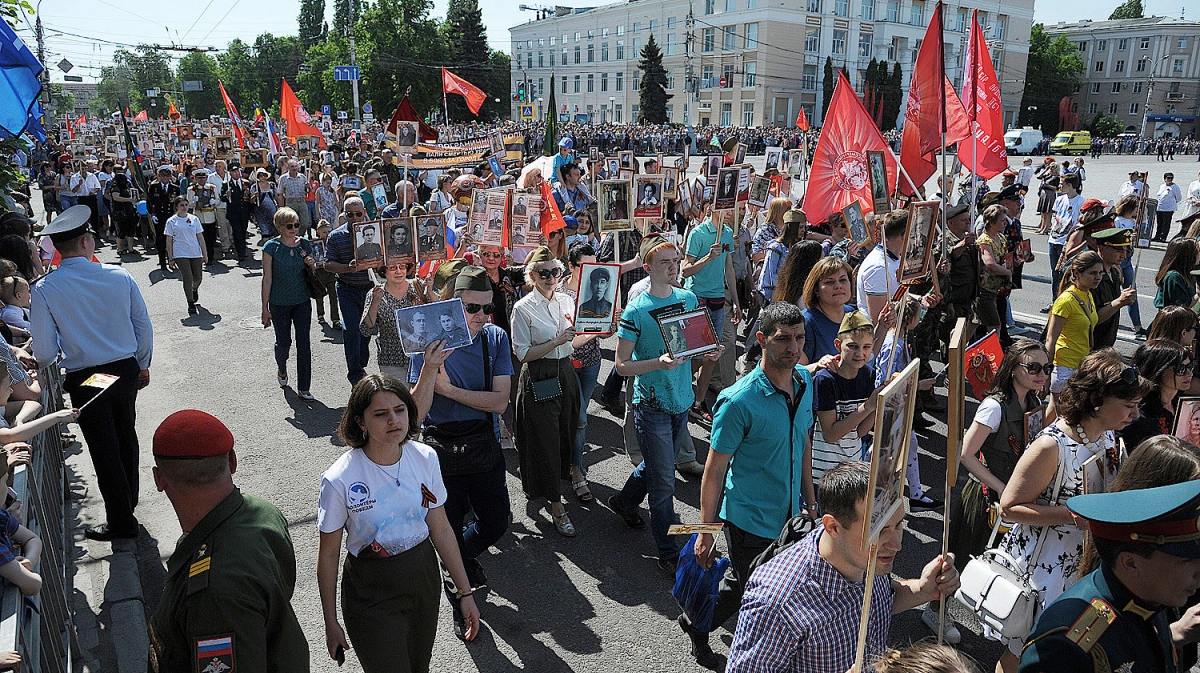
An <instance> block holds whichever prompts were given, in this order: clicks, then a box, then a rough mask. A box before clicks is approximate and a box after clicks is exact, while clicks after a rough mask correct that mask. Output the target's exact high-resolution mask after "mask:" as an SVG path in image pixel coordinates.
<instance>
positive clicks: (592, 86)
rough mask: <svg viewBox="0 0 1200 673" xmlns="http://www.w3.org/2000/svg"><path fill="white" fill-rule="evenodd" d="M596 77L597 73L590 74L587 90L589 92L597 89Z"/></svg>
mask: <svg viewBox="0 0 1200 673" xmlns="http://www.w3.org/2000/svg"><path fill="white" fill-rule="evenodd" d="M595 77H596V76H595V75H588V80H587V82H588V88H587V92H588V93H593V92H595V90H596V85H595V82H594V80H595Z"/></svg>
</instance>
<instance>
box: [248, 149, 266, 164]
mask: <svg viewBox="0 0 1200 673" xmlns="http://www.w3.org/2000/svg"><path fill="white" fill-rule="evenodd" d="M242 165H243V166H245V167H247V168H260V167H262V166H266V165H267V151H266V150H262V149H248V150H246V151H245V161H243V162H242Z"/></svg>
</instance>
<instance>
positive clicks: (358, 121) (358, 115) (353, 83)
mask: <svg viewBox="0 0 1200 673" xmlns="http://www.w3.org/2000/svg"><path fill="white" fill-rule="evenodd" d="M349 5H350V27H349V29H348V30H349V31H350V36H349V37H350V65H352V66H357V65H358V58H357V54H356V53H355V51H354V0H350V2H349ZM350 87H351V90H352V91H353V92H354V127H355V130H358V129H360V128H362V107H361V106H360V105H359V104H358V78H357V77H355V78H354V79H352V80H350Z"/></svg>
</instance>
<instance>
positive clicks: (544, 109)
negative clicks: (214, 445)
mask: <svg viewBox="0 0 1200 673" xmlns="http://www.w3.org/2000/svg"><path fill="white" fill-rule="evenodd" d="M543 100H544V99H543V98H542V97H541V96H538V110H540V111H541V112H540V113H539V114H541V115H542V121H546V108H545V107H543V106H542V101H543Z"/></svg>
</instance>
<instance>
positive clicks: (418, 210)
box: [408, 205, 427, 217]
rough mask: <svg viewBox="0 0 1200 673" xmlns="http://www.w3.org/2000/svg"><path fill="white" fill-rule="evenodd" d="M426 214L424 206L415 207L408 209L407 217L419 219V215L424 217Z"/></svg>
mask: <svg viewBox="0 0 1200 673" xmlns="http://www.w3.org/2000/svg"><path fill="white" fill-rule="evenodd" d="M426 214H427V213H426V211H425V207H424V206H420V205H417V206H413V207H412V208H409V209H408V216H409V217H420V216H421V215H426Z"/></svg>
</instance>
